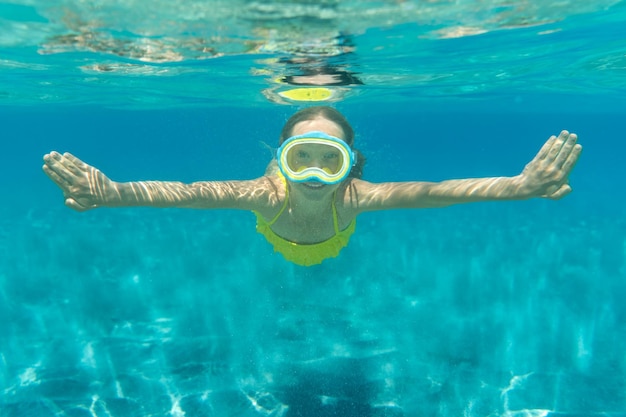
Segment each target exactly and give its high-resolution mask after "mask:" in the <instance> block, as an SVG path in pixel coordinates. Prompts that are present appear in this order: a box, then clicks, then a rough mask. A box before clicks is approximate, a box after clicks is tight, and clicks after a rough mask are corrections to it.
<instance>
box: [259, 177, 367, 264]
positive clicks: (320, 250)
mask: <svg viewBox="0 0 626 417" xmlns="http://www.w3.org/2000/svg"><path fill="white" fill-rule="evenodd" d="M283 181H284V180H283ZM288 200H289V187H288V186H287V184H286V181H285V202H284V203H283V206H282V207H281V209H280V211H279V212H278V214H277V215H276V216H274V218H273V219H272V220H270V221H267V220H265V219H264V218H263V216H261V214H260V213H258V212H256V211H255V212H254V214H255V215H256V219H257V222H256V230H257V232H259V233H261V234H262V235H263V236H265V239H267V241H268V242H269V243H271V244H272V246H274V251H275V252H280V253H281V254H282V255H283V256H284V257H285V259H287V260H288V261H291V262H293V263H295V264H298V265H303V266H311V265H316V264H320V263H322V261H323V260H324V259H327V258H334V257H336V256H337V255H339V252H341V249H343V248H344V247H346V246H347V245H348V241H350V237H351V236H352V234H353V233H354V230H355V229H356V218H355V219H354V220H352V222H350V225H349V226H348V227H347V228H345V229H344V230H339V220H338V219H337V209H336V207H335V196H334V195H333V203H332V208H333V225H334V227H335V235H334V236H333V237H331V238H330V239H328V240H325V241H323V242H319V243H311V244H303V243H295V242H291V241H289V240H287V239H285V238H283V237H280V236H278V235H277V234H276V233H275V232H274V231H273V230H272V227H271V226H272V225H273V224H274V223H275V222H276V220H278V218H279V217H280V215H281V214H283V211H285V208H286V207H287V203H288Z"/></svg>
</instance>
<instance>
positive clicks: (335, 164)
mask: <svg viewBox="0 0 626 417" xmlns="http://www.w3.org/2000/svg"><path fill="white" fill-rule="evenodd" d="M287 164H288V165H289V168H290V169H291V170H292V171H294V172H302V171H304V170H305V169H307V168H319V169H321V170H322V171H324V172H325V173H327V174H329V175H335V174H337V173H338V172H339V171H341V168H342V166H343V164H344V153H343V152H341V151H340V149H339V148H338V147H336V146H334V145H328V144H320V143H299V144H296V145H294V146H292V147H291V148H290V149H289V153H288V154H287Z"/></svg>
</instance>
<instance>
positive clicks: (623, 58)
mask: <svg viewBox="0 0 626 417" xmlns="http://www.w3.org/2000/svg"><path fill="white" fill-rule="evenodd" d="M52 3H54V4H53V5H51V4H52ZM625 21H626V4H625V3H624V2H619V1H597V2H593V4H591V3H590V2H578V1H569V2H568V1H564V2H558V3H547V4H546V3H544V2H508V3H507V2H501V1H495V0H494V1H490V2H483V1H481V2H477V1H456V2H443V1H442V2H432V1H429V2H419V1H404V2H397V1H393V2H392V1H389V2H385V1H377V2H373V1H368V2H357V1H353V2H341V3H339V2H336V1H320V2H305V1H301V2H250V1H231V2H227V1H224V2H219V1H216V2H200V1H189V2H173V1H169V2H164V1H163V2H161V1H154V2H140V1H131V0H128V1H126V2H116V1H113V0H110V1H104V0H102V1H78V0H76V1H57V2H46V1H44V0H41V1H36V0H31V1H13V2H3V3H0V106H1V108H0V126H2V130H1V132H2V133H1V137H2V139H3V140H2V143H3V145H4V147H3V151H4V158H3V164H2V168H0V174H2V175H0V186H1V189H2V190H3V192H4V196H5V197H4V198H3V201H4V204H3V205H2V208H0V213H1V216H0V224H1V226H0V248H1V250H2V252H1V253H2V254H3V255H2V256H0V415H1V416H10V417H13V416H20V417H22V416H72V417H74V416H80V417H82V416H99V417H100V416H115V417H117V416H124V417H126V416H175V417H180V416H194V417H195V416H250V417H252V416H285V417H293V416H305V417H309V416H315V417H323V416H346V417H352V416H359V417H368V416H375V417H379V416H394V417H395V416H407V417H412V416H442V417H443V416H445V417H447V416H476V417H479V416H490V417H495V416H515V417H521V416H533V417H536V416H552V417H557V416H558V417H563V416H567V417H574V416H576V417H582V416H624V415H626V353H625V352H626V307H625V305H624V302H623V300H624V299H625V298H626V280H625V278H626V220H625V217H624V213H623V206H624V202H625V197H626V195H625V193H624V189H623V185H622V182H623V178H625V177H626V168H625V167H624V164H623V154H624V152H625V148H624V143H623V139H624V133H623V131H622V126H623V120H624V114H625V113H626V100H625V99H624V97H626V43H624V41H623V27H624V22H625ZM302 27H304V29H302ZM296 58H297V59H296ZM296 61H297V62H296ZM319 68H323V69H324V71H326V72H328V71H331V72H332V71H334V73H335V74H339V73H341V74H344V75H346V74H350V75H351V76H352V78H351V80H352V82H350V83H346V85H342V86H331V87H329V88H330V89H331V91H332V92H333V96H332V98H331V101H329V102H325V103H326V104H330V105H333V106H336V107H337V108H338V109H340V110H341V111H342V112H343V113H344V114H345V115H346V116H347V117H348V119H349V120H350V121H351V123H352V125H353V126H354V128H355V130H356V132H357V137H356V143H357V147H358V148H359V149H360V150H361V151H362V152H363V153H364V154H365V155H366V156H367V157H368V163H367V166H366V169H365V179H367V180H369V181H374V182H376V181H407V180H427V181H438V180H443V179H447V178H466V177H479V176H500V175H516V174H517V173H519V172H520V170H521V169H522V168H523V167H524V164H525V163H527V162H528V161H529V160H530V159H531V158H532V157H533V155H534V154H535V153H536V152H537V150H538V149H539V147H540V146H541V144H542V143H543V142H544V141H545V140H546V139H547V137H549V136H550V135H552V134H555V133H558V132H559V131H560V130H562V129H568V130H570V131H573V132H576V133H578V135H579V137H580V142H581V143H582V144H583V146H584V153H583V156H582V158H581V161H580V163H579V164H578V166H577V167H576V169H575V171H574V172H573V174H572V176H571V178H570V182H571V185H572V187H573V189H574V191H573V193H572V194H571V195H569V196H567V197H566V198H565V199H563V200H560V201H545V200H531V201H520V202H506V203H480V204H472V205H464V206H455V207H449V208H444V209H432V210H400V211H390V212H379V213H370V214H366V215H362V216H360V217H359V219H358V223H357V231H356V233H355V235H354V236H353V238H352V240H351V242H350V245H349V246H348V247H347V248H346V249H344V250H343V251H342V253H341V255H340V256H339V257H338V258H336V259H330V260H327V261H325V262H324V263H323V264H322V265H319V266H315V267H310V268H303V267H298V266H295V265H292V264H290V263H288V262H286V261H284V259H282V257H281V256H280V255H278V254H275V253H273V251H272V248H271V246H270V245H269V244H268V243H266V242H265V241H264V239H263V237H262V236H260V235H258V234H257V233H256V232H255V230H254V216H253V215H252V214H250V213H247V212H240V211H235V210H215V211H192V210H175V209H147V208H139V209H99V210H94V211H90V212H86V213H76V212H73V211H71V210H70V209H67V208H66V207H64V206H63V202H62V195H61V193H60V192H59V190H58V189H57V188H56V187H55V186H54V184H53V183H51V182H50V181H49V180H48V179H47V177H46V176H45V175H44V174H43V173H42V172H41V164H42V160H41V157H42V155H43V154H44V153H46V152H49V151H50V150H53V149H54V150H58V151H71V152H72V153H74V154H75V155H77V156H79V157H81V158H82V159H84V160H85V161H87V162H88V163H90V164H93V165H95V166H97V167H98V168H100V169H102V170H103V171H104V172H105V173H106V174H108V175H109V176H110V177H111V178H113V179H114V180H119V181H126V180H144V179H153V180H180V181H186V182H191V181H196V180H207V179H216V180H220V179H245V178H254V177H257V176H259V175H260V174H261V173H262V172H263V170H264V168H265V166H266V165H267V163H268V161H269V160H270V158H271V154H270V152H269V151H268V150H267V148H266V147H265V146H264V145H263V144H262V143H263V142H265V143H267V144H269V145H271V146H274V145H275V143H276V139H277V137H278V134H279V132H280V129H281V127H282V125H283V123H284V122H285V120H286V119H287V118H288V117H289V116H290V115H291V114H293V113H294V112H295V111H296V110H297V109H299V108H301V107H302V106H306V105H309V104H318V103H317V102H299V101H289V100H287V99H284V98H281V97H280V95H279V93H280V92H283V91H287V90H289V89H291V88H295V87H298V86H300V87H302V85H295V84H288V83H286V82H285V81H283V82H277V81H276V80H277V79H278V78H284V77H288V76H291V77H303V75H305V74H308V75H310V73H311V72H312V71H313V70H319ZM329 69H330V70H329ZM318 72H319V71H318ZM294 79H295V78H294ZM355 79H356V80H358V81H359V82H356V81H355ZM309 87H310V86H309Z"/></svg>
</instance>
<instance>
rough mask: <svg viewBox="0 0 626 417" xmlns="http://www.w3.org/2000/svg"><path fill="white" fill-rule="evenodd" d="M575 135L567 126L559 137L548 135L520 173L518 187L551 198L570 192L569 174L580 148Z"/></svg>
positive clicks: (532, 194)
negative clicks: (546, 139)
mask: <svg viewBox="0 0 626 417" xmlns="http://www.w3.org/2000/svg"><path fill="white" fill-rule="evenodd" d="M577 139H578V137H577V136H576V135H575V134H574V133H569V132H568V131H566V130H564V131H562V132H561V134H560V135H559V136H558V137H557V136H551V137H550V139H548V141H547V142H546V143H545V144H544V145H543V147H542V148H541V149H540V150H539V153H538V154H537V156H535V158H533V160H532V161H530V162H529V163H528V165H526V167H525V168H524V170H523V171H522V173H521V174H520V175H519V177H518V179H519V181H520V183H519V184H520V191H521V192H522V193H524V194H528V195H529V196H530V197H544V198H550V199H553V200H558V199H559V198H562V197H564V196H566V195H567V194H569V193H570V192H572V188H571V187H570V186H569V184H568V177H569V174H570V172H572V169H573V168H574V165H576V162H577V161H578V158H579V157H580V153H581V152H582V146H580V145H578V144H577V143H576V140H577Z"/></svg>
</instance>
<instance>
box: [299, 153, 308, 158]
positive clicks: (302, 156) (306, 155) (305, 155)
mask: <svg viewBox="0 0 626 417" xmlns="http://www.w3.org/2000/svg"><path fill="white" fill-rule="evenodd" d="M308 157H309V153H308V152H305V151H298V158H301V159H303V158H308Z"/></svg>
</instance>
